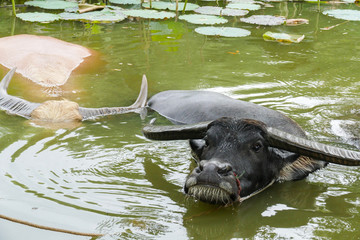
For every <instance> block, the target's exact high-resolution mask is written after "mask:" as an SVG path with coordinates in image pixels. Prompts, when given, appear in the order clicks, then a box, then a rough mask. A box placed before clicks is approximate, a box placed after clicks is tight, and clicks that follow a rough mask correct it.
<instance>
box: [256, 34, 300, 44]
mask: <svg viewBox="0 0 360 240" xmlns="http://www.w3.org/2000/svg"><path fill="white" fill-rule="evenodd" d="M263 38H264V40H265V41H276V42H281V43H299V42H301V41H302V40H303V39H304V38H305V35H295V34H287V33H275V32H266V33H264V34H263Z"/></svg>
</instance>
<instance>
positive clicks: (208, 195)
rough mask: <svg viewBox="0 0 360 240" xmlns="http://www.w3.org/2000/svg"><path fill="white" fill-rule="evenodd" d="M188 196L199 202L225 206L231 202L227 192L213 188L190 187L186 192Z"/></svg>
mask: <svg viewBox="0 0 360 240" xmlns="http://www.w3.org/2000/svg"><path fill="white" fill-rule="evenodd" d="M188 195H190V196H192V197H194V198H196V199H199V200H201V201H204V202H208V203H213V204H223V205H227V204H229V203H231V202H233V200H232V199H231V195H230V194H229V193H228V192H227V191H225V190H224V189H222V188H218V187H213V186H201V185H196V186H193V187H190V188H189V190H188Z"/></svg>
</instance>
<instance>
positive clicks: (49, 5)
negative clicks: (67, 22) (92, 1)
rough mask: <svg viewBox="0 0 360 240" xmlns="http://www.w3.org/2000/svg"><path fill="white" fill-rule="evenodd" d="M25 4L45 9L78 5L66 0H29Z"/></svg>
mask: <svg viewBox="0 0 360 240" xmlns="http://www.w3.org/2000/svg"><path fill="white" fill-rule="evenodd" d="M25 5H28V6H33V7H39V8H44V9H65V8H73V7H77V6H78V4H77V3H76V2H66V1H56V0H55V1H28V2H25Z"/></svg>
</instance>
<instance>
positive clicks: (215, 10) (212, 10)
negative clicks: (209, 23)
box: [194, 6, 249, 16]
mask: <svg viewBox="0 0 360 240" xmlns="http://www.w3.org/2000/svg"><path fill="white" fill-rule="evenodd" d="M194 12H196V13H200V14H207V15H219V16H245V15H246V14H248V13H249V11H247V10H241V9H232V8H222V7H212V6H204V7H199V8H197V9H195V10H194Z"/></svg>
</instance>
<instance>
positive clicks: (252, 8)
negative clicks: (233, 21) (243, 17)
mask: <svg viewBox="0 0 360 240" xmlns="http://www.w3.org/2000/svg"><path fill="white" fill-rule="evenodd" d="M226 7H227V8H234V9H242V10H249V11H255V10H259V9H260V8H261V6H260V5H259V4H255V3H229V4H228V5H227V6H226Z"/></svg>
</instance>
